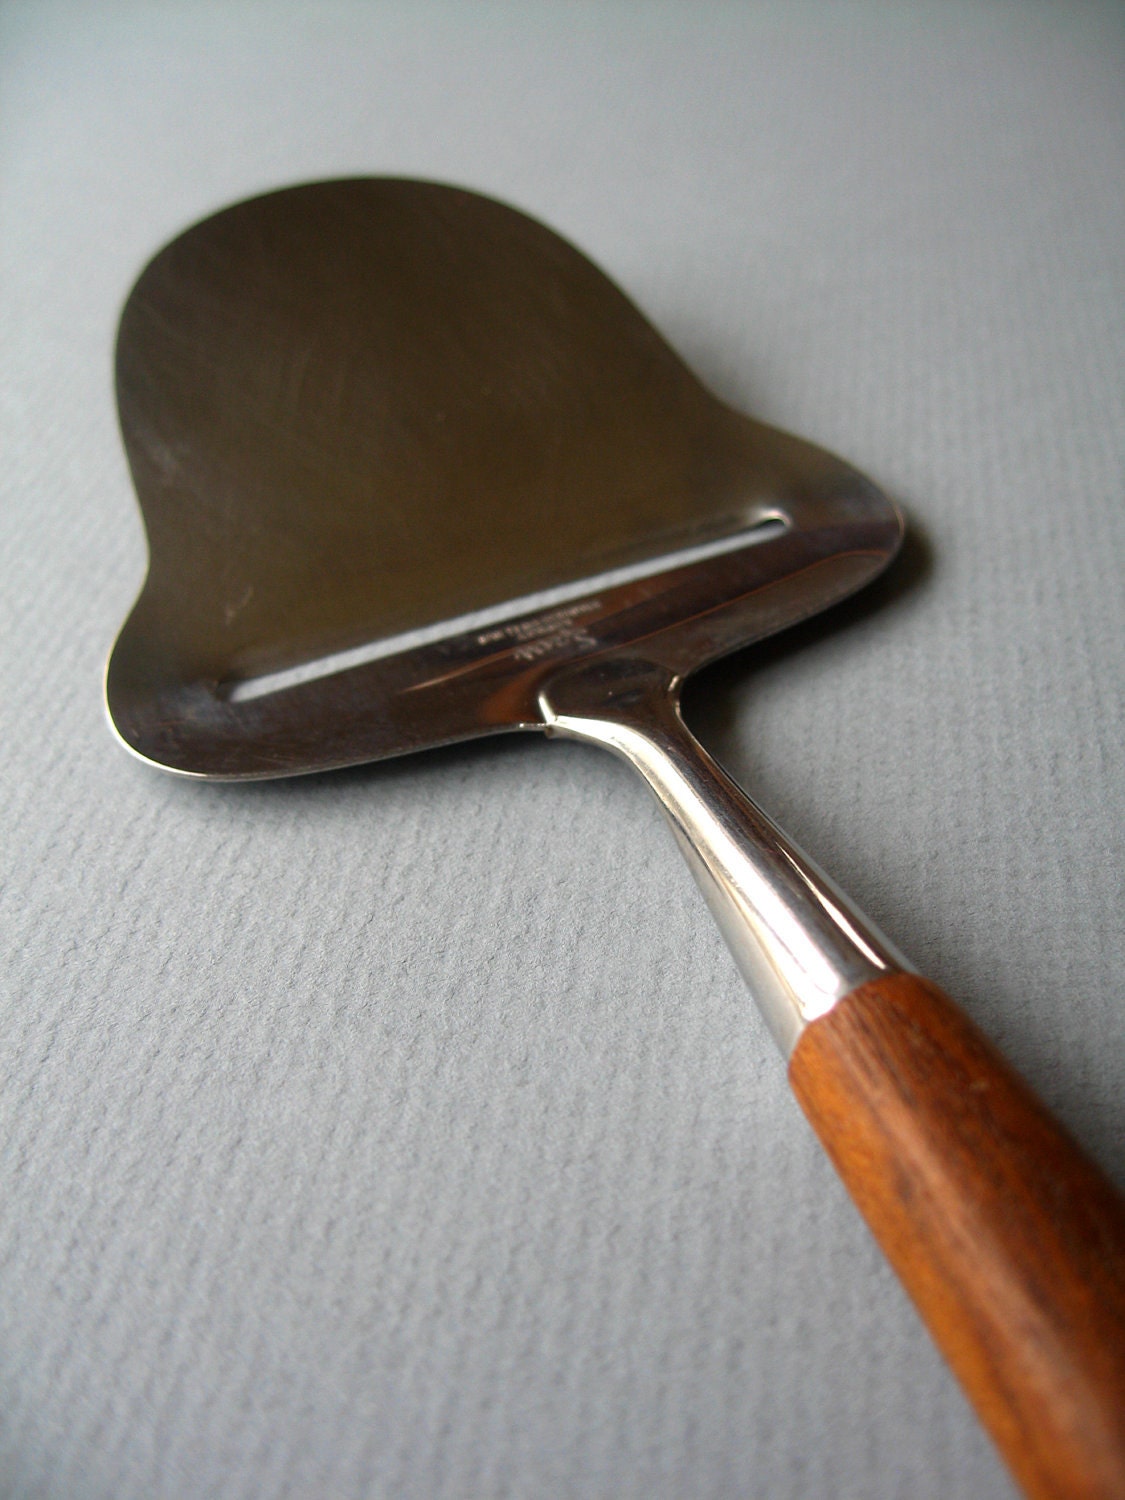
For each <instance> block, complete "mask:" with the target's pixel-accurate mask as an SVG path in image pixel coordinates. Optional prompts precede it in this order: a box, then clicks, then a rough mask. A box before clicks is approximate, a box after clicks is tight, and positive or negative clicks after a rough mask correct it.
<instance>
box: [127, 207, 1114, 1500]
mask: <svg viewBox="0 0 1125 1500" xmlns="http://www.w3.org/2000/svg"><path fill="white" fill-rule="evenodd" d="M117 391H118V403H119V410H120V417H121V428H122V433H123V437H124V442H125V447H126V450H127V454H128V459H129V464H130V467H131V470H132V475H133V480H134V484H135V486H136V491H137V495H138V497H139V500H140V504H141V509H142V512H143V515H144V521H145V527H146V531H147V534H148V542H149V551H150V565H149V570H148V576H147V579H146V581H145V583H144V586H143V589H142V591H141V594H140V597H139V599H138V600H137V602H136V605H135V606H134V608H133V610H132V613H131V614H130V615H129V618H128V620H127V622H126V624H125V626H124V628H123V630H122V632H121V634H120V637H119V639H118V641H117V643H116V645H115V647H114V650H113V653H112V656H111V658H110V662H109V667H108V672H107V681H106V694H107V701H108V707H109V713H110V716H111V720H112V723H113V725H114V728H115V730H116V732H117V734H118V735H119V736H120V738H121V740H122V741H123V742H124V744H125V745H126V746H127V747H128V748H129V749H130V750H132V751H134V752H135V753H136V754H137V755H138V756H140V757H141V758H142V759H144V760H146V761H149V762H151V763H153V764H155V765H158V766H161V767H163V768H165V769H167V770H170V771H175V772H180V773H182V774H185V775H188V776H196V777H209V778H226V779H243V778H261V777H276V776H290V775H296V774H300V773H304V772H311V771H324V770H328V769H331V768H334V767H341V766H348V765H353V764H356V763H359V762H365V761H370V760H377V759H380V758H382V757H386V756H392V755H400V754H403V753H405V752H408V751H414V750H421V749H424V748H426V747H429V746H434V745H444V744H448V743H451V742H454V741H458V740H462V739H468V738H471V737H473V736H477V735H483V734H493V733H497V732H500V731H509V730H524V731H526V730H538V731H541V732H544V733H546V734H547V735H548V736H559V737H563V738H570V739H577V740H583V741H588V742H591V743H595V744H599V745H603V746H605V747H606V748H608V749H610V750H612V751H614V752H616V753H617V754H618V755H619V756H622V757H623V758H624V759H625V760H627V761H628V762H629V763H630V764H632V765H633V766H634V767H635V768H636V769H637V770H638V771H639V772H640V774H641V775H642V776H643V777H644V778H645V780H646V781H647V782H648V784H649V785H650V786H651V787H652V789H653V790H654V792H655V793H656V795H657V796H658V797H659V799H660V801H661V803H662V805H663V807H664V809H665V812H666V813H667V815H668V818H669V820H670V822H671V826H672V829H673V832H674V833H675V836H676V838H677V840H678V841H679V843H680V845H681V847H682V849H683V851H684V853H685V855H686V856H687V859H688V862H689V864H690V865H691V868H692V870H693V873H694V874H695V876H696V878H697V880H698V882H699V885H700V886H701V888H702V890H703V894H704V895H705V897H706V899H707V901H708V903H709V905H710V906H711V909H712V911H713V912H714V914H715V916H716V918H717V920H718V922H719V925H720V927H721V928H722V931H723V933H724V935H725V937H726V939H727V942H728V943H729V945H730V948H731V950H732V952H733V954H734V957H735V959H736V961H737V963H738V965H739V967H740V968H741V970H742V972H743V974H744V975H745V977H746V980H747V982H748V984H749V988H750V990H751V992H752V994H753V996H754V999H755V1000H756V1001H757V1003H758V1005H759V1006H760V1007H761V1009H762V1011H763V1013H764V1015H765V1017H766V1020H767V1022H768V1024H769V1026H770V1029H771V1031H772V1032H773V1035H774V1037H775V1038H776V1040H777V1042H778V1044H779V1046H780V1048H781V1050H782V1052H783V1054H784V1055H785V1056H786V1058H787V1059H788V1066H789V1076H790V1080H791V1082H792V1085H793V1088H794V1090H795V1092H796V1094H797V1097H798V1099H799V1100H800V1102H801V1105H802V1107H803V1108H804V1110H805V1113H806V1114H807V1116H808V1118H809V1120H810V1121H811V1122H812V1125H813V1127H814V1129H815V1130H816V1131H817V1133H818V1135H819V1136H820V1139H821V1140H822V1142H823V1144H824V1145H825V1147H826V1148H827V1150H828V1152H829V1154H830V1156H831V1157H832V1160H833V1161H834V1163H835V1165H836V1167H837V1169H838V1170H839V1172H840V1174H841V1176H842V1178H843V1180H844V1182H845V1183H846V1185H847V1187H848V1189H849V1191H850V1192H851V1194H852V1196H853V1198H854V1199H855V1201H856V1203H857V1204H858V1206H859V1208H860V1209H861V1211H862V1212H863V1214H864V1216H865V1217H866V1219H867V1222H868V1224H869V1225H870V1227H871V1228H872V1230H873V1232H874V1233H875V1235H876V1237H877V1238H878V1240H879V1242H880V1244H881V1245H882V1247H883V1249H884V1250H885V1252H886V1253H887V1255H888V1257H889V1258H890V1260H891V1262H892V1264H893V1265H894V1267H895V1269H896V1271H897V1272H898V1274H899V1276H900V1277H901V1279H902V1280H903V1282H904V1284H905V1286H906V1288H907V1290H908V1291H909V1293H910V1295H911V1296H912V1297H913V1299H914V1301H915V1303H916V1305H917V1307H918V1309H919V1311H920V1312H921V1315H922V1317H923V1318H924V1320H925V1321H926V1323H927V1324H928V1326H929V1328H930V1330H931V1332H932V1334H933V1335H934V1337H935V1339H936V1340H937V1342H938V1344H939V1346H940V1347H941V1349H942V1350H943V1352H944V1353H945V1355H946V1357H947V1358H948V1360H949V1362H950V1364H951V1365H952V1367H953V1369H954V1371H955V1373H956V1374H957V1376H958V1377H959V1379H960V1380H961V1382H962V1384H963V1386H964V1388H965V1390H966V1392H967V1393H968V1395H969V1397H970V1399H971V1400H972V1401H973V1403H974V1404H975V1406H976V1409H977V1411H978V1413H979V1414H980V1416H981V1418H982V1420H983V1421H984V1423H985V1425H986V1426H987V1427H988V1429H989V1431H990V1432H991V1433H992V1435H993V1437H994V1439H995V1440H996V1442H997V1443H998V1445H999V1447H1000V1449H1001V1450H1002V1452H1003V1454H1004V1456H1005V1458H1006V1459H1007V1461H1008V1463H1009V1465H1010V1467H1011V1469H1012V1471H1013V1473H1014V1474H1015V1475H1016V1477H1017V1479H1018V1480H1019V1481H1020V1482H1021V1483H1022V1484H1023V1486H1024V1487H1025V1488H1026V1491H1027V1493H1028V1494H1030V1495H1034V1496H1052V1497H1061V1496H1067V1497H1071V1496H1079V1495H1080V1496H1090V1497H1093V1496H1099V1497H1102V1496H1104V1497H1108V1496H1110V1495H1116V1496H1118V1497H1120V1496H1122V1495H1125V1208H1123V1205H1122V1200H1121V1198H1120V1197H1119V1196H1118V1195H1117V1193H1116V1191H1115V1189H1114V1188H1113V1187H1112V1185H1111V1184H1110V1183H1109V1181H1108V1180H1107V1179H1106V1178H1105V1177H1104V1176H1103V1175H1102V1174H1101V1172H1100V1171H1099V1169H1098V1168H1097V1167H1096V1166H1094V1165H1093V1163H1091V1162H1090V1161H1089V1160H1088V1159H1087V1158H1086V1157H1085V1156H1084V1155H1083V1154H1082V1152H1081V1151H1080V1150H1079V1148H1078V1147H1077V1146H1076V1145H1075V1144H1074V1143H1073V1142H1072V1141H1071V1140H1070V1139H1069V1138H1068V1137H1067V1136H1066V1134H1065V1133H1064V1132H1063V1131H1062V1129H1061V1128H1060V1127H1059V1126H1058V1125H1057V1124H1056V1123H1055V1122H1054V1121H1053V1120H1052V1119H1051V1117H1050V1116H1049V1115H1048V1114H1047V1112H1046V1111H1045V1109H1044V1108H1043V1107H1042V1105H1041V1104H1039V1103H1038V1101H1037V1100H1036V1099H1035V1098H1034V1096H1033V1095H1032V1093H1031V1092H1030V1090H1029V1089H1028V1088H1027V1086H1026V1085H1025V1084H1024V1083H1023V1082H1022V1081H1021V1080H1020V1079H1019V1078H1018V1077H1017V1076H1016V1075H1015V1074H1014V1073H1013V1072H1012V1071H1011V1069H1010V1068H1009V1067H1008V1066H1007V1065H1006V1064H1005V1063H1004V1061H1003V1060H1002V1059H1001V1058H1000V1057H999V1056H998V1055H997V1053H996V1052H995V1051H994V1050H993V1049H992V1047H991V1046H990V1044H989V1043H988V1042H987V1041H986V1040H985V1038H984V1037H983V1036H982V1035H981V1034H980V1033H979V1032H978V1031H977V1029H976V1028H975V1027H974V1025H973V1024H972V1023H971V1022H970V1021H969V1020H968V1019H967V1018H966V1017H965V1016H964V1015H963V1014H962V1013H961V1012H960V1011H959V1010H958V1009H956V1008H955V1007H954V1005H953V1004H952V1002H951V1001H949V1000H948V999H947V998H946V997H945V996H944V995H943V994H942V993H941V991H940V990H938V989H937V988H936V987H935V986H933V985H932V984H929V983H928V982H926V981H925V980H923V979H921V978H919V977H918V976H917V975H916V974H914V973H913V972H912V970H911V968H910V965H909V964H908V963H907V961H906V960H905V959H904V958H903V957H902V956H901V955H900V954H898V953H897V952H896V950H895V949H894V948H893V947H892V945H891V944H890V943H889V942H888V941H887V940H886V939H885V938H884V937H883V936H881V935H880V934H879V933H878V932H877V931H876V930H875V929H874V927H873V926H872V924H871V923H870V922H868V921H867V920H866V919H865V918H864V917H863V916H862V915H861V914H860V913H859V912H858V911H857V910H856V908H855V907H854V906H853V905H852V904H851V903H850V902H849V900H848V899H847V898H846V897H845V896H844V895H843V894H842V893H841V892H840V891H839V890H838V889H837V888H836V887H835V886H834V885H833V884H832V882H831V881H830V880H829V879H828V878H827V877H826V876H825V875H824V874H823V873H822V872H821V871H820V870H819V869H818V868H817V867H816V865H815V864H814V863H813V862H812V861H811V860H810V859H809V858H807V857H806V856H805V855H804V854H802V853H801V851H800V850H799V849H797V848H795V847H794V845H793V844H792V843H791V842H790V841H789V840H787V839H786V837H785V836H784V835H783V834H782V833H781V832H780V831H779V830H778V829H777V828H776V827H775V826H774V825H773V824H772V823H771V822H770V820H769V819H768V818H767V817H766V815H765V814H764V813H763V812H762V811H760V810H759V809H758V808H757V807H756V806H755V805H754V804H753V803H752V802H751V801H750V800H749V799H748V798H747V797H746V796H745V795H744V793H743V792H742V791H741V790H740V789H739V788H738V787H737V786H736V785H735V784H734V782H733V781H732V780H731V779H730V777H729V776H727V774H726V773H725V772H724V771H723V770H722V768H721V767H720V766H719V765H718V764H716V762H715V761H714V760H713V759H712V758H711V757H710V756H709V755H708V754H707V752H706V751H705V750H704V749H703V748H702V747H701V746H700V745H699V744H698V743H697V742H696V740H695V739H694V738H693V737H692V735H691V734H690V732H689V731H688V729H687V728H686V727H685V725H684V723H683V720H682V718H681V716H680V712H679V698H680V691H681V687H682V684H683V682H684V680H685V679H686V678H687V676H688V675H689V674H690V673H692V672H694V671H695V670H697V669H698V668H699V667H701V666H703V665H704V664H705V663H707V662H709V661H712V660H713V659H715V658H716V657H718V656H721V655H722V654H724V653H727V652H730V651H732V650H734V649H736V648H738V647H742V646H745V645H747V644H748V643H750V642H753V641H755V640H759V639H761V638H763V637H765V636H767V635H770V634H772V633H774V632H776V631H778V630H781V629H783V628H784V627H786V626H788V625H791V624H793V623H794V622H796V621H798V620H801V619H804V618H806V617H808V616H809V615H811V614H813V613H814V612H816V611H819V610H822V609H824V608H826V607H827V606H829V605H831V604H833V603H835V602H836V601H838V600H840V599H842V598H843V597H845V596H846V595H848V594H850V593H851V592H852V591H854V590H855V589H857V588H859V587H860V586H862V585H863V584H865V583H866V582H868V581H869V580H870V579H872V578H874V577H875V576H876V575H877V574H878V573H879V572H880V571H881V570H882V569H883V568H884V567H885V566H886V565H887V564H888V563H889V562H890V560H891V558H892V557H893V556H894V553H895V551H896V549H897V547H898V545H899V540H900V537H901V534H902V521H901V518H900V516H899V514H898V512H897V510H896V508H895V507H894V505H893V504H891V503H890V501H888V499H887V498H886V497H885V496H884V495H883V494H882V493H881V492H880V491H879V490H878V489H877V488H876V486H875V485H873V484H872V483H871V482H870V481H869V480H868V479H865V478H864V477H863V476H862V475H861V474H859V473H857V472H856V470H855V469H853V468H851V467H850V466H849V465H848V464H846V463H843V462H841V461H840V460H839V459H837V458H834V457H832V456H831V455H830V454H828V453H825V452H823V451H822V450H820V449H818V448H815V447H813V446H812V445H810V444H808V443H806V442H803V441H801V440H799V439H797V438H795V437H792V436H789V435H787V434H783V433H781V432H778V431H774V430H772V429H770V428H768V427H765V426H763V425H762V424H760V423H758V422H756V421H754V420H752V419H751V418H749V417H747V416H743V415H741V414H739V413H737V412H735V411H733V410H731V409H730V408H729V407H727V406H726V405H724V404H723V403H721V402H720V401H718V400H717V399H715V397H713V396H712V395H711V394H710V393H709V392H707V391H706V390H705V389H704V388H703V387H702V386H701V385H700V383H699V382H698V381H697V380H696V378H695V377H694V376H693V375H692V374H691V373H690V371H689V370H687V369H686V367H685V366H684V365H683V363H682V362H681V361H680V359H679V358H678V357H677V355H676V354H674V353H673V352H672V350H671V349H670V348H669V347H668V345H667V344H666V343H665V342H664V341H663V339H662V338H661V337H660V336H659V335H658V334H657V333H656V331H655V330H654V329H653V328H652V327H651V325H650V324H649V323H648V322H647V321H646V320H645V319H644V318H643V317H642V316H641V314H640V313H639V312H638V311H637V310H636V309H635V308H634V307H633V306H632V304H631V303H630V302H629V301H628V300H627V299H626V297H625V296H624V295H623V294H622V293H621V292H620V291H619V290H618V289H617V288H616V287H615V286H614V285H613V284H612V283H611V282H610V281H609V280H608V279H607V278H606V277H605V276H604V275H603V274H602V272H601V271H599V270H598V269H597V268H596V267H595V266H593V265H592V264H591V263H590V262H589V261H588V260H587V259H586V258H585V257H584V256H583V255H581V254H580V253H579V252H578V251H577V250H575V249H574V248H573V247H572V246H570V245H569V244H567V243H566V242H565V241H564V240H562V239H560V238H559V237H558V236H557V235H556V234H554V233H553V232H552V231H551V230H549V229H547V228H545V227H544V226H542V225H541V224H538V223H536V222H535V221H533V220H532V219H530V218H528V217H526V216H525V215H523V214H521V213H518V212H516V211H514V210H513V209H511V208H509V207H506V206H504V205H502V204H499V203H496V202H494V201H491V200H489V199H487V198H484V197H481V196H479V195H477V194H474V193H471V192H467V191H464V190H461V189H457V188H452V187H446V186H440V185H436V184H432V183H422V182H410V181H401V180H391V179H361V180H354V181H342V182H328V183H315V184H309V185H305V186H300V187H295V188H290V189H286V190H283V191H279V192H275V193H271V194H267V195H266V196H264V197H260V198H256V199H253V200H251V201H249V202H245V203H240V204H237V205H236V206H234V207H232V208H228V209H226V210H224V211H223V212H221V213H218V214H216V215H215V216H214V217H212V218H209V219H207V220H206V221H204V222H203V223H201V224H198V225H196V226H195V227H194V228H192V229H189V230H188V231H187V232H186V233H184V234H182V235H181V236H180V237H179V238H177V239H176V240H175V241H173V242H172V243H171V244H170V245H168V246H167V247H166V248H165V249H164V250H162V251H161V252H160V253H159V254H158V255H157V256H156V257H155V259H154V260H153V261H152V262H151V263H150V264H149V265H148V267H147V268H146V269H145V270H144V272H143V273H142V275H141V276H140V279H139V280H138V282H137V284H136V286H135V287H134V289H133V291H132V293H131V295H130V296H129V299H128V302H127V304H126V306H125V309H124V312H123V315H122V319H121V327H120V333H119V340H118V346H117ZM887 753H888V754H893V753H894V752H893V733H892V731H890V729H888V751H887Z"/></svg>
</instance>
